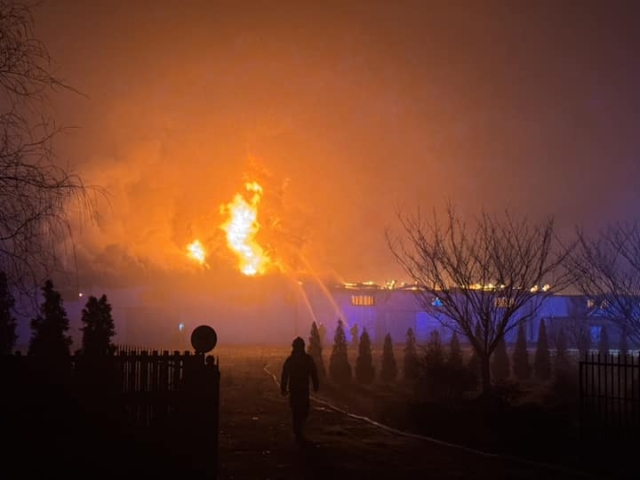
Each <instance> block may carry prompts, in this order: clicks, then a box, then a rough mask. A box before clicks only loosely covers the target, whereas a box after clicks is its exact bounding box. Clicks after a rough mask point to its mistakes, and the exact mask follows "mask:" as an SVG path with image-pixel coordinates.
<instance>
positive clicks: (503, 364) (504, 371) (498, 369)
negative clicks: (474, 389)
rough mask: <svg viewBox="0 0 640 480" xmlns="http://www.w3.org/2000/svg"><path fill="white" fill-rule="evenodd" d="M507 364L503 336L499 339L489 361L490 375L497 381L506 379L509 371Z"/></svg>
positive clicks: (507, 356) (507, 359) (507, 358)
mask: <svg viewBox="0 0 640 480" xmlns="http://www.w3.org/2000/svg"><path fill="white" fill-rule="evenodd" d="M510 370H511V368H510V365H509V355H508V354H507V344H506V342H505V341H504V338H502V339H500V341H499V342H498V345H497V346H496V350H495V352H494V354H493V359H492V361H491V375H493V378H494V379H495V380H497V381H501V380H506V379H508V378H509V376H510V374H511V372H510Z"/></svg>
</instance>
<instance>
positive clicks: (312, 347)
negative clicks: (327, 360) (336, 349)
mask: <svg viewBox="0 0 640 480" xmlns="http://www.w3.org/2000/svg"><path fill="white" fill-rule="evenodd" d="M307 353H309V355H311V358H313V361H314V362H315V364H316V368H317V370H318V376H319V377H320V378H324V377H325V375H326V371H325V369H324V360H323V359H322V340H321V337H320V330H319V329H318V326H317V325H316V322H313V323H312V324H311V333H310V335H309V346H308V347H307Z"/></svg>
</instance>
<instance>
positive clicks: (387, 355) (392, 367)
mask: <svg viewBox="0 0 640 480" xmlns="http://www.w3.org/2000/svg"><path fill="white" fill-rule="evenodd" d="M397 376H398V366H397V364H396V357H395V356H394V355H393V341H392V340H391V334H389V333H387V334H386V335H385V337H384V345H383V346H382V368H381V369H380V379H381V380H382V381H383V382H385V383H391V382H394V381H395V380H396V377H397Z"/></svg>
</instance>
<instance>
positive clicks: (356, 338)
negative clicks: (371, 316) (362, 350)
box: [349, 323, 360, 350]
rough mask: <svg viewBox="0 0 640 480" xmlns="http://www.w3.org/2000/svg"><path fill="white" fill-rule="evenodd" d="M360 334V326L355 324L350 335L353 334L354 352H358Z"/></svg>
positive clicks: (352, 344)
mask: <svg viewBox="0 0 640 480" xmlns="http://www.w3.org/2000/svg"><path fill="white" fill-rule="evenodd" d="M358 332H359V330H358V324H357V323H354V324H353V325H352V326H351V328H350V329H349V333H350V334H351V346H352V347H353V349H354V350H358V341H359V340H360V334H359V333H358Z"/></svg>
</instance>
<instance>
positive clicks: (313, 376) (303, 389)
mask: <svg viewBox="0 0 640 480" xmlns="http://www.w3.org/2000/svg"><path fill="white" fill-rule="evenodd" d="M291 346H292V347H293V348H292V350H291V355H289V357H287V359H286V360H285V362H284V365H283V366H282V376H281V377H280V392H281V393H282V395H283V396H286V395H287V393H288V394H289V405H290V407H291V413H292V417H293V434H294V435H295V438H296V442H298V443H303V442H304V434H303V427H304V422H305V420H306V419H307V416H308V415H309V381H311V383H312V384H313V391H314V392H317V391H318V388H319V386H320V385H319V383H318V371H317V369H316V364H315V362H314V361H313V358H311V355H309V354H308V353H307V352H305V350H304V340H303V339H302V338H300V337H296V338H295V339H294V340H293V343H292V344H291Z"/></svg>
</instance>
